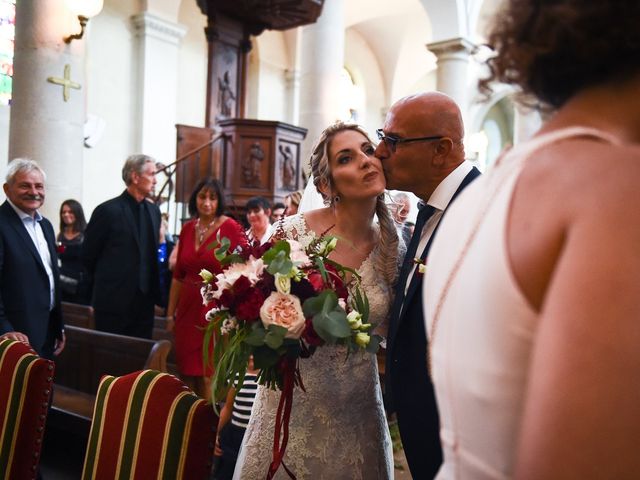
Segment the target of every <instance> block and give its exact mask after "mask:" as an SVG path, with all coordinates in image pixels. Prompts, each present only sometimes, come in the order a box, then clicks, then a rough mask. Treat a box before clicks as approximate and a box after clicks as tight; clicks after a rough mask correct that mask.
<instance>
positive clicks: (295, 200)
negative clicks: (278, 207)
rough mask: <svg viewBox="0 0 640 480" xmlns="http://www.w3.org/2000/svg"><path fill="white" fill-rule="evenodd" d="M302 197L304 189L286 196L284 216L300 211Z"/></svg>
mask: <svg viewBox="0 0 640 480" xmlns="http://www.w3.org/2000/svg"><path fill="white" fill-rule="evenodd" d="M301 199H302V190H298V191H297V192H292V193H290V194H289V195H287V196H286V197H284V205H285V210H284V216H285V217H289V216H291V215H295V214H296V213H298V207H299V206H300V200H301Z"/></svg>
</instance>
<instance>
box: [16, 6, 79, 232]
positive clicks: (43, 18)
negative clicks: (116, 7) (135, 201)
mask: <svg viewBox="0 0 640 480" xmlns="http://www.w3.org/2000/svg"><path fill="white" fill-rule="evenodd" d="M79 31H80V25H79V24H78V19H77V17H74V16H73V14H72V13H71V12H69V11H68V10H66V9H65V8H61V2H60V1H59V0H39V1H37V2H31V1H27V2H25V1H19V2H16V35H15V52H14V77H13V95H12V101H11V120H10V122H11V123H10V127H9V160H11V159H13V158H16V157H27V158H31V159H33V160H36V161H37V162H38V163H39V164H40V166H41V167H42V168H43V170H44V171H45V173H46V175H47V180H46V199H45V203H44V206H43V208H42V213H43V214H44V215H45V216H46V217H48V218H49V219H50V220H51V221H52V222H53V224H54V225H56V223H57V222H58V218H59V217H58V211H59V209H60V204H61V203H62V202H63V201H64V200H65V199H67V198H76V199H78V200H82V170H83V167H82V156H83V150H82V149H83V126H84V116H85V115H84V114H85V92H84V91H83V90H82V89H84V42H85V39H82V40H73V41H72V42H71V43H70V44H68V45H67V44H66V43H64V37H66V36H68V35H70V34H73V33H77V32H79ZM85 36H86V33H85ZM65 70H66V72H67V75H66V77H68V79H69V80H70V81H71V82H73V88H72V87H66V88H64V87H63V86H62V85H58V84H55V83H50V82H49V81H47V79H53V78H55V79H59V80H63V79H64V77H65ZM78 86H79V88H77V87H78ZM65 91H66V95H64V93H65ZM65 96H66V99H65Z"/></svg>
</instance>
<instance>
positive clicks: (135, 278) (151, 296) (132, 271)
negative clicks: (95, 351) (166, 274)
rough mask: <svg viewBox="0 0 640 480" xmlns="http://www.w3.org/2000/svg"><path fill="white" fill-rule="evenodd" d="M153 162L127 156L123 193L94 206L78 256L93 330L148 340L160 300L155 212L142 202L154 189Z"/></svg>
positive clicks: (149, 159)
mask: <svg viewBox="0 0 640 480" xmlns="http://www.w3.org/2000/svg"><path fill="white" fill-rule="evenodd" d="M155 173H156V164H155V160H154V159H153V158H151V157H149V156H147V155H131V156H130V157H129V158H127V160H126V161H125V163H124V166H123V167H122V179H123V180H124V182H125V185H126V189H125V191H124V192H122V194H120V195H119V196H118V197H116V198H112V199H111V200H108V201H106V202H104V203H102V204H100V205H98V206H97V207H96V209H95V210H94V211H93V215H91V220H89V225H87V230H86V231H85V239H84V244H83V247H82V258H83V263H84V264H85V266H86V268H87V270H88V271H89V274H90V275H91V276H92V279H93V298H92V304H93V308H94V310H95V320H96V328H97V329H98V330H102V331H104V332H111V333H118V334H121V335H130V336H133V337H142V338H151V334H152V331H153V314H154V305H155V304H156V302H158V301H159V294H160V292H159V280H158V260H157V251H158V239H159V232H160V210H159V209H158V207H157V206H156V205H154V204H153V203H152V202H149V201H147V197H149V196H151V194H152V192H153V189H154V187H155V185H156V176H155Z"/></svg>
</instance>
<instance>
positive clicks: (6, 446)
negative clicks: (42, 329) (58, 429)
mask: <svg viewBox="0 0 640 480" xmlns="http://www.w3.org/2000/svg"><path fill="white" fill-rule="evenodd" d="M53 372H54V364H53V362H52V361H50V360H45V359H44V358H40V357H39V356H38V355H36V353H35V352H34V351H33V350H32V349H31V348H30V347H29V346H28V345H25V344H24V343H22V342H18V341H15V340H0V479H2V480H4V479H12V480H22V479H32V478H35V477H36V475H37V472H38V464H39V462H40V450H41V448H42V437H43V434H44V427H45V422H46V419H47V410H48V407H49V400H50V398H51V385H52V383H53Z"/></svg>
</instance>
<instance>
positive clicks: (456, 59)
mask: <svg viewBox="0 0 640 480" xmlns="http://www.w3.org/2000/svg"><path fill="white" fill-rule="evenodd" d="M427 48H428V49H429V50H430V51H431V52H433V54H434V55H435V56H436V57H437V65H438V70H437V89H438V91H440V92H442V93H446V94H447V95H449V96H450V97H451V98H453V99H454V100H455V101H456V103H457V104H458V106H459V107H460V110H461V111H462V116H463V118H465V119H466V118H467V110H468V103H467V102H468V98H467V91H468V89H469V85H468V81H469V72H468V66H469V55H470V54H471V52H472V51H473V48H474V44H473V43H471V42H470V41H469V40H466V39H464V38H452V39H450V40H442V41H439V42H433V43H429V44H427Z"/></svg>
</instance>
